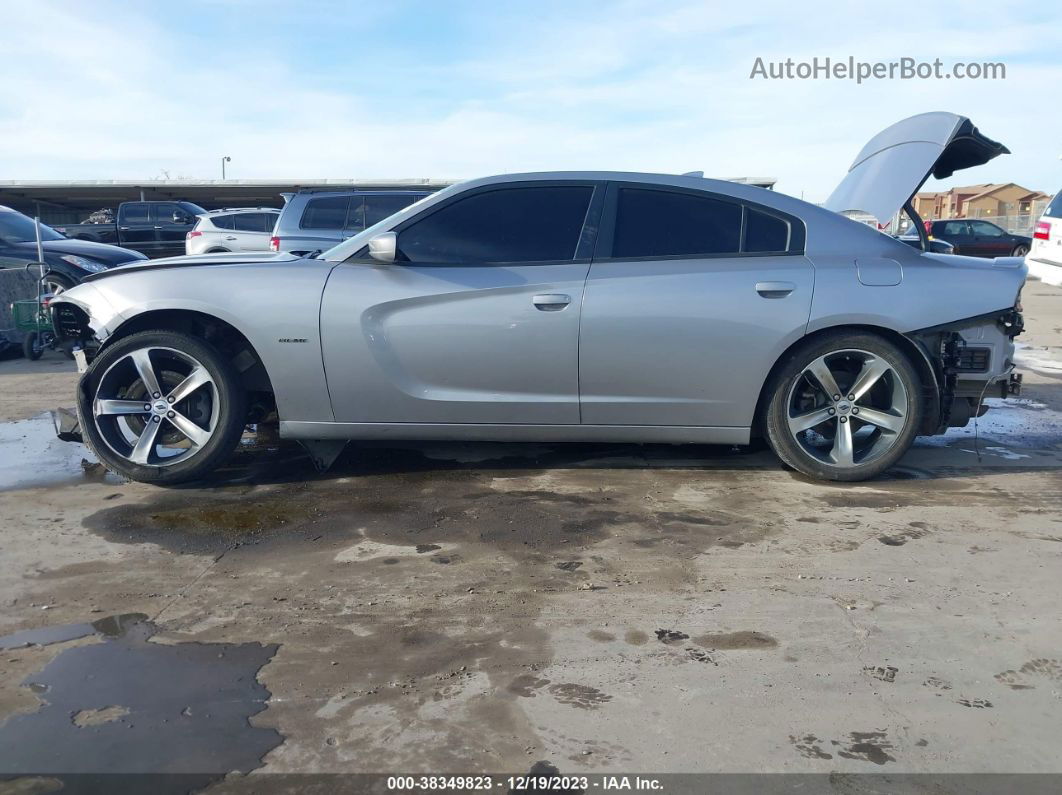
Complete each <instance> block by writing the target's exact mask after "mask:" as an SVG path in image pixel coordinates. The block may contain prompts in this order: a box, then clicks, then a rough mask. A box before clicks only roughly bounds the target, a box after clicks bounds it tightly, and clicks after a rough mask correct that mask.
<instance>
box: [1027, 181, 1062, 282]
mask: <svg viewBox="0 0 1062 795" xmlns="http://www.w3.org/2000/svg"><path fill="white" fill-rule="evenodd" d="M1029 260H1030V261H1031V262H1038V263H1042V264H1044V265H1054V266H1056V267H1059V268H1062V191H1059V192H1058V193H1056V194H1055V198H1053V199H1051V203H1050V204H1049V205H1047V209H1046V210H1044V214H1043V216H1041V217H1040V220H1039V221H1038V222H1037V223H1036V228H1035V229H1034V230H1033V241H1032V248H1031V249H1029Z"/></svg>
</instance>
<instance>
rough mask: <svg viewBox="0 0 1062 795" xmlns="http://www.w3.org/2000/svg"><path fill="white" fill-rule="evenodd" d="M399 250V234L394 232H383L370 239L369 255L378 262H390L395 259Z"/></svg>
mask: <svg viewBox="0 0 1062 795" xmlns="http://www.w3.org/2000/svg"><path fill="white" fill-rule="evenodd" d="M397 252H398V235H396V234H395V233H394V232H383V233H381V234H379V235H377V236H376V237H374V238H372V239H371V240H370V241H369V256H370V257H372V258H373V259H374V260H376V261H377V262H386V263H388V264H390V263H392V262H394V261H395V255H396V254H397Z"/></svg>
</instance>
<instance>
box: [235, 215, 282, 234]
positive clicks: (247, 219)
mask: <svg viewBox="0 0 1062 795" xmlns="http://www.w3.org/2000/svg"><path fill="white" fill-rule="evenodd" d="M273 218H274V216H273V215H272V214H271V213H239V214H237V215H234V216H232V219H233V222H234V226H233V228H234V229H235V230H236V231H237V232H269V231H271V230H272V229H273ZM267 224H268V226H267Z"/></svg>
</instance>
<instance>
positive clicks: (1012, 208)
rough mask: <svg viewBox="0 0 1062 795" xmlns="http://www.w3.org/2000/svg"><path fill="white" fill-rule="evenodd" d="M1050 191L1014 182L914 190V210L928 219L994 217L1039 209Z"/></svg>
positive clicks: (1033, 211) (1021, 213) (1048, 196)
mask: <svg viewBox="0 0 1062 795" xmlns="http://www.w3.org/2000/svg"><path fill="white" fill-rule="evenodd" d="M1050 198H1051V197H1050V195H1049V194H1046V193H1043V192H1041V191H1038V190H1029V189H1028V188H1023V187H1022V186H1021V185H1016V184H1015V183H1013V182H988V183H984V184H981V185H967V186H965V187H960V188H952V189H951V190H948V191H942V192H938V193H932V192H926V193H918V194H915V198H914V206H915V211H916V212H917V213H918V214H919V215H920V216H922V218H924V219H925V220H927V221H928V220H936V219H941V218H992V217H999V216H1014V215H1027V214H1030V213H1034V214H1035V213H1037V212H1038V210H1037V208H1038V207H1039V206H1042V204H1043V203H1044V202H1045V201H1047V200H1048V199H1050Z"/></svg>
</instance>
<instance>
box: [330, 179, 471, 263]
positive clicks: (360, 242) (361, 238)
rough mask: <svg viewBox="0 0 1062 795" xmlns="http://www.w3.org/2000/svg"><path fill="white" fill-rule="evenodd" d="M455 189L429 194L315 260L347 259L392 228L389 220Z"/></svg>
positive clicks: (407, 214) (408, 213) (453, 187)
mask: <svg viewBox="0 0 1062 795" xmlns="http://www.w3.org/2000/svg"><path fill="white" fill-rule="evenodd" d="M457 189H458V185H451V186H449V187H448V188H443V189H442V190H440V191H436V192H435V193H429V194H428V195H427V196H424V197H422V198H420V199H417V200H416V201H415V202H413V203H412V204H411V205H409V206H408V207H405V208H403V209H401V210H399V211H398V212H397V213H395V214H394V215H389V216H387V218H384V219H382V220H380V221H377V222H376V223H375V224H373V225H372V226H369V227H366V228H365V229H363V230H362V231H361V232H358V234H356V235H354V236H353V237H348V238H347V239H346V240H344V241H343V242H342V243H339V244H338V245H335V246H333V247H332V248H330V249H328V250H327V251H325V252H323V253H321V254H319V255H318V256H317V259H323V260H326V261H328V262H342V261H343V260H345V259H349V258H350V256H351V255H352V254H354V253H355V252H357V251H358V250H359V249H361V248H363V247H364V246H365V245H366V244H367V243H368V242H369V239H370V238H371V237H373V236H374V235H376V234H378V233H379V232H381V231H384V230H385V229H387V228H388V227H390V226H393V225H394V222H393V221H392V220H391V219H393V218H396V217H398V216H401V217H402V218H408V217H409V216H410V215H412V214H413V213H415V212H417V211H418V210H419V209H420V207H421V205H423V204H424V202H426V201H427V200H428V199H435V198H437V197H439V196H449V195H450V194H451V193H453V192H454V191H455V190H457Z"/></svg>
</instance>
